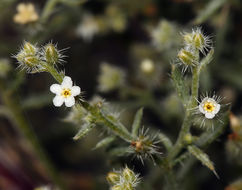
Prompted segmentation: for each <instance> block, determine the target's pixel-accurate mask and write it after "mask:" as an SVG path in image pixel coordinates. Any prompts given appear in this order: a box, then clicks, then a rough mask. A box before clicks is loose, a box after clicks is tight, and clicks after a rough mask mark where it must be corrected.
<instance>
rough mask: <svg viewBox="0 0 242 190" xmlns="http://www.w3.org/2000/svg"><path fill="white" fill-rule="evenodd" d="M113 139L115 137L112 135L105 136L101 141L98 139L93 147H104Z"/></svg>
mask: <svg viewBox="0 0 242 190" xmlns="http://www.w3.org/2000/svg"><path fill="white" fill-rule="evenodd" d="M114 140H115V137H113V136H111V137H106V138H104V139H102V140H101V141H99V142H98V143H97V144H96V146H95V148H94V149H98V148H102V147H105V146H107V145H109V144H110V143H112V142H113V141H114Z"/></svg>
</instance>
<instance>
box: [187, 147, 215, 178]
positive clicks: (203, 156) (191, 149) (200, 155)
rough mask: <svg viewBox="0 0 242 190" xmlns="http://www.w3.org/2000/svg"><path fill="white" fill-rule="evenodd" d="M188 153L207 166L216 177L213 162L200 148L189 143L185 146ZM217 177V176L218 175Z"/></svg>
mask: <svg viewBox="0 0 242 190" xmlns="http://www.w3.org/2000/svg"><path fill="white" fill-rule="evenodd" d="M187 148H188V151H189V152H190V154H192V155H193V156H194V157H196V158H197V159H198V160H199V161H201V163H202V164H203V165H205V166H207V167H208V168H209V169H210V170H212V172H213V173H214V174H215V175H216V177H218V174H217V173H216V171H215V168H214V165H213V162H212V161H211V160H210V159H209V157H208V155H207V154H206V153H204V152H203V151H202V150H201V149H200V148H198V147H196V146H195V145H190V146H188V147H187ZM218 178H219V177H218Z"/></svg>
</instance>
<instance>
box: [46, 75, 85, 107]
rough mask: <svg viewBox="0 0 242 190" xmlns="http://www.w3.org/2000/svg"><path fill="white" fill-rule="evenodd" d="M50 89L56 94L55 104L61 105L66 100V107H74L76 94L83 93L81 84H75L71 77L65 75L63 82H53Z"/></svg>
mask: <svg viewBox="0 0 242 190" xmlns="http://www.w3.org/2000/svg"><path fill="white" fill-rule="evenodd" d="M50 91H51V92H52V93H54V94H56V96H55V97H54V99H53V104H54V105H55V106H56V107H60V106H61V105H62V104H63V103H64V102H65V105H66V107H72V106H73V105H74V104H75V98H74V97H75V96H77V95H79V94H80V93H81V89H80V87H79V86H73V82H72V80H71V78H70V77H68V76H65V77H64V79H63V81H62V83H61V84H52V85H51V86H50Z"/></svg>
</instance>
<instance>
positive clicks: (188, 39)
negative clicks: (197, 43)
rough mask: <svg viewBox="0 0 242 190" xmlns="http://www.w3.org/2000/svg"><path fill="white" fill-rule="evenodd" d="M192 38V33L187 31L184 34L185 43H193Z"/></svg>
mask: <svg viewBox="0 0 242 190" xmlns="http://www.w3.org/2000/svg"><path fill="white" fill-rule="evenodd" d="M192 38H193V35H192V34H191V33H186V34H184V35H183V40H184V41H185V44H191V43H192Z"/></svg>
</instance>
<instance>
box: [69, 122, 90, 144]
mask: <svg viewBox="0 0 242 190" xmlns="http://www.w3.org/2000/svg"><path fill="white" fill-rule="evenodd" d="M94 126H95V125H94V124H85V125H83V126H82V128H81V129H80V130H79V131H78V133H77V134H76V135H75V136H74V137H73V139H74V140H79V139H81V138H83V137H85V136H86V135H87V134H88V133H89V132H90V131H91V130H92V129H93V127H94Z"/></svg>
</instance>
